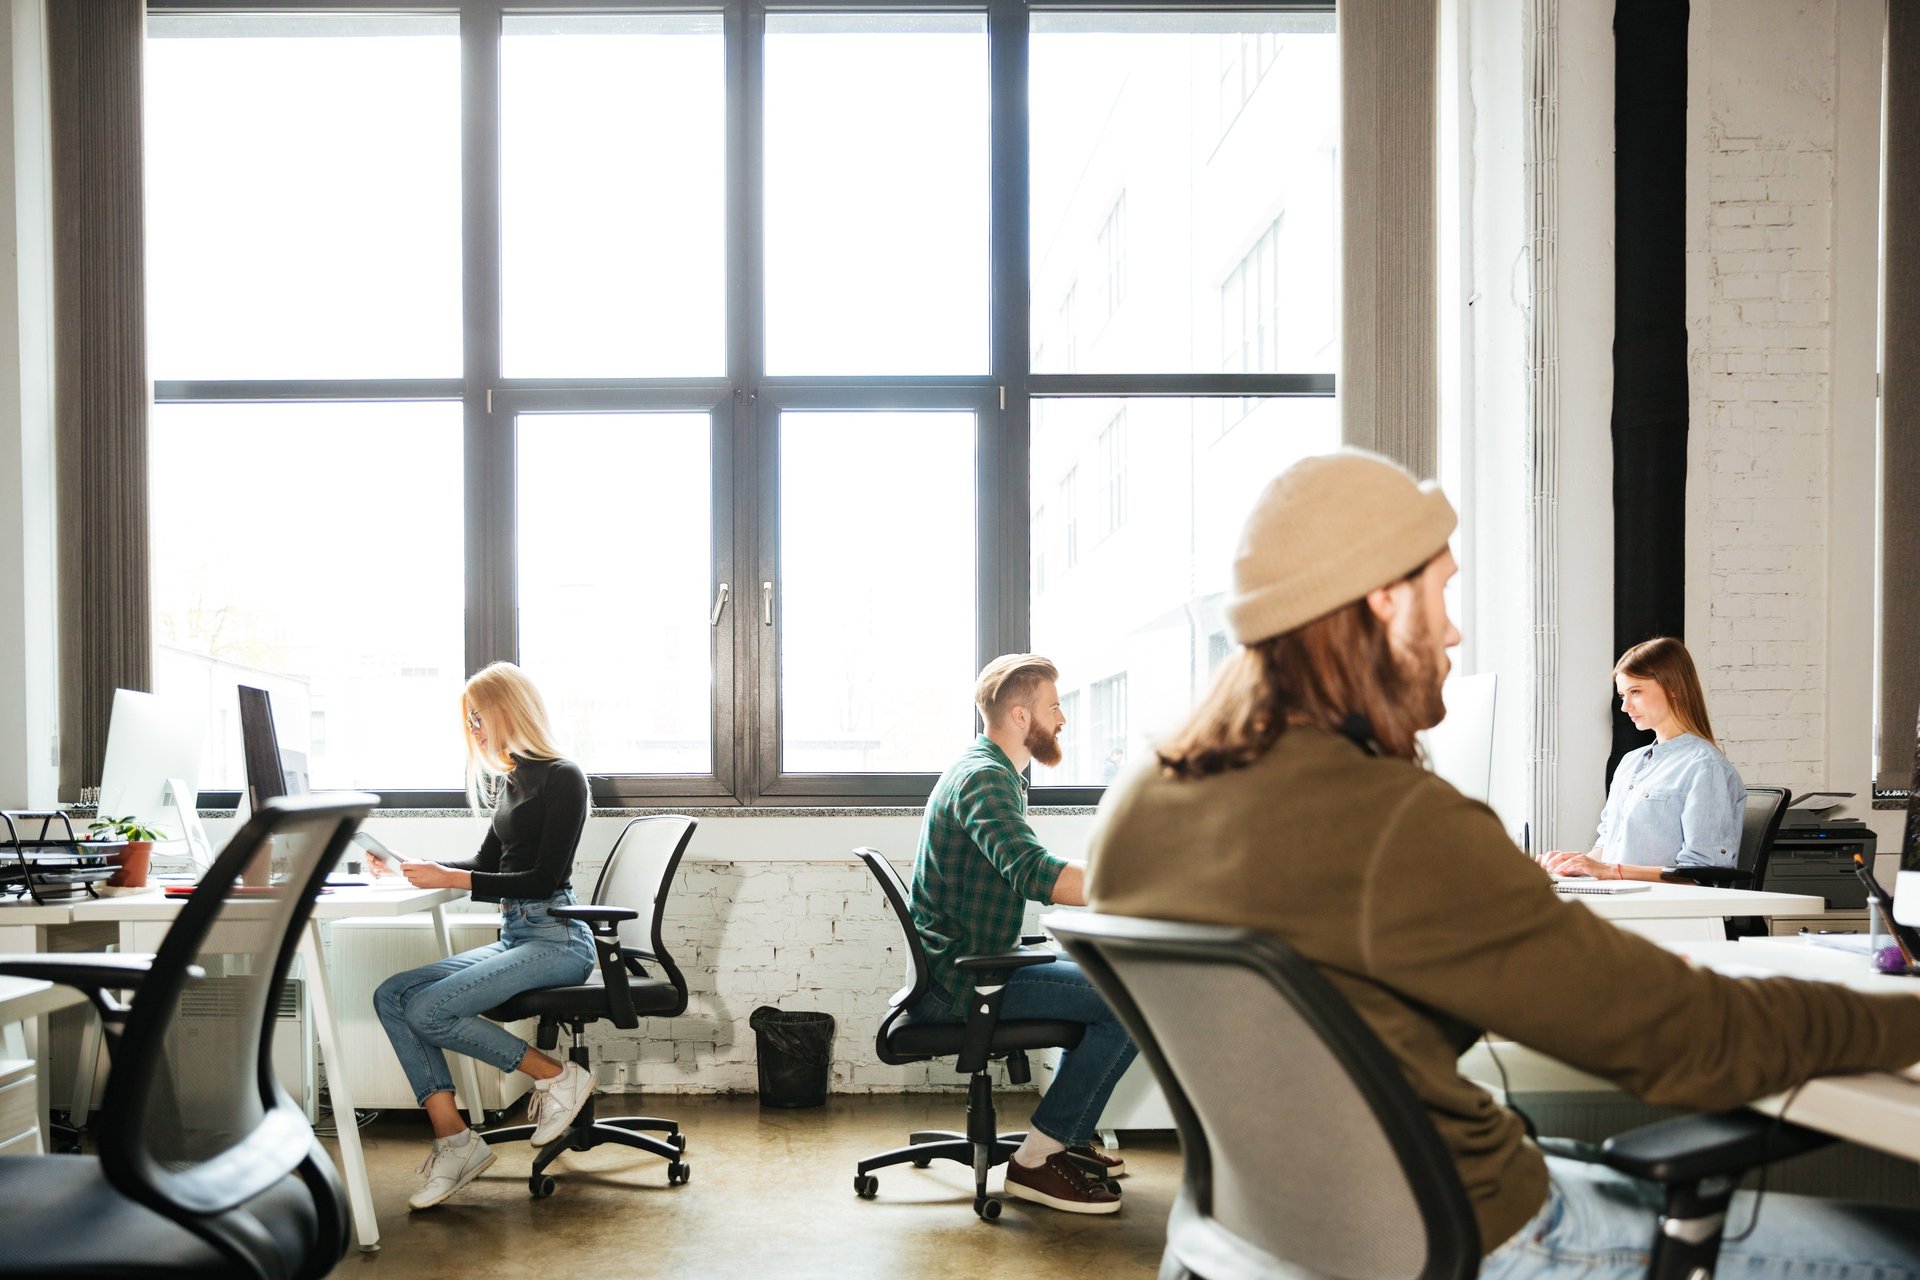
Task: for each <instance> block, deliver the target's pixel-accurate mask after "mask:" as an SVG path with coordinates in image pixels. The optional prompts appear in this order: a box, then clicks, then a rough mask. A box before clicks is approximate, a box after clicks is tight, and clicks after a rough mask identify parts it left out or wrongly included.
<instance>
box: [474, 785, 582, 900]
mask: <svg viewBox="0 0 1920 1280" xmlns="http://www.w3.org/2000/svg"><path fill="white" fill-rule="evenodd" d="M513 766H514V767H513V771H512V772H511V773H509V774H507V783H506V786H505V788H504V789H503V790H502V791H501V793H500V799H499V802H498V803H497V804H496V805H495V806H494V809H493V826H492V828H491V829H490V830H489V831H488V832H487V838H486V839H485V840H483V841H482V842H481V844H480V852H479V853H477V854H475V855H474V856H473V857H471V858H468V859H466V860H465V861H462V862H449V863H446V864H445V865H446V866H449V867H453V868H456V869H458V870H461V871H470V872H472V873H473V898H474V901H476V902H502V901H505V900H507V899H527V898H531V899H538V900H545V899H547V898H551V897H552V896H553V895H554V894H556V893H558V892H559V891H560V890H562V889H571V888H572V887H573V885H572V880H571V877H572V875H573V854H574V850H575V849H577V848H578V847H579V845H580V832H581V831H582V829H584V828H585V826H586V823H587V807H588V800H587V775H586V774H585V773H584V772H583V771H582V770H581V768H580V766H579V765H577V764H575V763H574V762H573V761H571V760H531V759H528V758H527V757H525V756H522V755H518V754H515V755H514V756H513Z"/></svg>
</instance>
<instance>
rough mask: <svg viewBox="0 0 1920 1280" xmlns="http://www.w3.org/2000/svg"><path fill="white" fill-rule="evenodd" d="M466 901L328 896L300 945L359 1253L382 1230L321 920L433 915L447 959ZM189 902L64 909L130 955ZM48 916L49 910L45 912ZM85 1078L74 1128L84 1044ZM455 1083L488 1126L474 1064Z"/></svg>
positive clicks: (454, 893) (419, 894) (369, 892)
mask: <svg viewBox="0 0 1920 1280" xmlns="http://www.w3.org/2000/svg"><path fill="white" fill-rule="evenodd" d="M466 896H467V891H466V890H464V889H415V888H412V887H411V886H408V887H404V888H397V889H378V888H364V889H362V888H338V889H331V890H329V891H327V892H326V893H323V894H322V895H321V896H320V898H319V900H318V901H317V902H315V903H314V908H313V916H312V918H311V920H310V921H309V922H308V924H307V927H306V929H305V930H304V931H303V932H302V934H301V936H300V942H299V951H298V955H299V957H300V963H301V968H302V972H303V976H304V977H305V978H306V980H307V992H308V997H309V1001H310V1004H311V1007H312V1009H313V1022H314V1029H315V1030H316V1031H317V1032H318V1033H319V1037H320V1056H321V1060H322V1061H323V1062H325V1063H326V1064H327V1065H328V1066H329V1067H330V1068H336V1069H333V1070H330V1071H329V1072H328V1075H327V1089H328V1093H329V1096H330V1097H331V1098H332V1101H333V1114H334V1120H335V1124H334V1129H335V1131H336V1132H337V1133H338V1135H339V1142H340V1163H341V1166H342V1168H341V1175H342V1178H343V1179H344V1181H345V1182H346V1184H347V1201H348V1203H349V1204H350V1205H351V1206H352V1208H353V1232H354V1238H355V1240H356V1241H358V1243H359V1245H360V1247H361V1248H362V1249H365V1250H373V1249H377V1248H379V1247H380V1224H379V1222H378V1221H377V1220H376V1218H375V1217H374V1212H373V1191H372V1188H371V1186H370V1185H369V1183H368V1180H367V1161H366V1155H365V1153H364V1152H363V1151H362V1150H361V1148H360V1126H359V1125H358V1124H356V1123H355V1122H354V1112H353V1098H352V1097H351V1096H350V1092H351V1091H350V1086H349V1085H348V1081H347V1074H348V1073H347V1072H346V1070H345V1069H344V1067H343V1066H338V1067H336V1064H343V1063H344V1062H345V1057H344V1049H343V1048H342V1045H341V1041H340V1024H339V1019H338V1016H337V1014H336V1011H335V1010H334V1007H333V998H332V996H331V994H330V993H329V990H328V982H327V966H326V955H325V952H324V951H323V950H322V949H321V945H320V922H321V921H323V920H330V919H340V918H341V917H344V916H403V915H411V914H413V913H414V912H416V911H430V912H432V914H433V927H434V936H435V937H436V938H437V939H438V941H439V944H440V949H441V952H442V954H445V955H451V954H453V950H452V947H453V939H452V934H451V933H450V932H449V930H448V926H447V919H446V911H445V908H446V906H447V904H448V903H450V902H454V901H456V900H458V899H461V898H464V897H466ZM185 901H186V900H185V899H184V898H168V897H166V896H165V895H164V894H162V893H161V891H160V890H159V889H158V888H156V889H155V890H154V891H153V892H151V893H141V894H125V895H120V896H116V897H111V898H97V899H82V900H79V901H76V902H74V903H72V904H71V905H70V906H68V907H66V908H65V910H66V911H67V912H68V920H69V922H70V923H73V924H87V923H112V924H117V925H118V926H119V928H120V949H121V950H122V951H127V952H143V951H157V950H158V949H159V946H160V942H161V940H162V939H163V938H164V937H165V936H166V931H167V929H168V928H169V927H170V926H171V925H172V924H173V921H174V918H175V917H176V916H178V915H179V914H180V908H181V906H182V904H183V903H184V902H185ZM43 910H50V908H43ZM80 1059H81V1076H82V1077H83V1078H84V1080H85V1081H86V1082H87V1084H86V1085H85V1086H83V1085H81V1084H79V1083H77V1082H76V1084H75V1096H74V1117H75V1123H76V1124H78V1123H84V1121H85V1119H86V1109H87V1104H88V1098H87V1096H86V1095H87V1092H88V1091H89V1090H90V1088H91V1081H92V1076H93V1073H92V1070H91V1067H92V1065H93V1053H92V1052H91V1051H90V1050H89V1048H88V1045H87V1044H83V1045H82V1049H81V1054H80ZM451 1063H452V1066H453V1068H454V1070H455V1072H456V1073H457V1075H456V1079H457V1080H458V1082H459V1086H460V1088H461V1090H463V1091H464V1092H465V1094H466V1099H467V1105H468V1109H469V1112H470V1114H471V1115H472V1117H473V1122H474V1124H475V1125H476V1126H479V1125H481V1124H483V1123H484V1115H483V1113H482V1111H481V1106H480V1090H479V1087H478V1078H477V1077H476V1076H475V1075H474V1070H473V1059H471V1058H468V1057H465V1056H463V1055H460V1054H454V1055H451Z"/></svg>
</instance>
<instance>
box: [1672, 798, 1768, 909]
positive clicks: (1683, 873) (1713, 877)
mask: <svg viewBox="0 0 1920 1280" xmlns="http://www.w3.org/2000/svg"><path fill="white" fill-rule="evenodd" d="M1792 799H1793V793H1792V792H1790V791H1788V790H1787V789H1786V788H1785V787H1748V788H1747V801H1746V807H1745V809H1744V810H1742V812H1741V815H1740V849H1739V852H1738V853H1736V854H1735V855H1734V864H1733V865H1732V866H1731V867H1665V868H1663V869H1662V871H1661V879H1663V880H1678V881H1685V882H1691V883H1693V884H1704V885H1712V886H1713V887H1715V888H1719V889H1764V888H1765V887H1766V883H1767V861H1768V859H1770V858H1771V857H1772V856H1773V839H1774V837H1775V836H1776V835H1778V834H1779V833H1780V820H1781V819H1782V818H1784V817H1785V816H1786V813H1787V805H1788V803H1789V802H1790V801H1791V800H1792ZM1749 935H1751V936H1755V937H1765V936H1767V922H1766V920H1765V919H1764V918H1763V917H1760V916H1738V917H1735V918H1733V919H1731V920H1728V921H1727V937H1728V938H1729V939H1732V938H1740V937H1746V936H1749Z"/></svg>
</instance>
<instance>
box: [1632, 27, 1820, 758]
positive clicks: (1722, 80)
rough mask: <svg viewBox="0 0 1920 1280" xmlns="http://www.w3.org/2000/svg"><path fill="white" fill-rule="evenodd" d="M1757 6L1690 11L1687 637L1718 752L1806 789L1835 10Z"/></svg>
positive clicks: (1816, 618)
mask: <svg viewBox="0 0 1920 1280" xmlns="http://www.w3.org/2000/svg"><path fill="white" fill-rule="evenodd" d="M1760 8H1761V9H1762V10H1763V11H1764V13H1763V14H1762V13H1756V12H1755V11H1754V9H1753V7H1751V6H1743V5H1731V4H1726V3H1724V2H1722V3H1718V4H1712V3H1709V4H1704V5H1700V6H1698V7H1696V9H1695V10H1694V24H1695V35H1694V49H1695V58H1694V60H1693V67H1692V72H1693V74H1694V75H1695V76H1696V77H1699V78H1701V82H1702V87H1697V88H1696V91H1695V99H1694V101H1695V104H1696V106H1698V105H1699V104H1700V102H1701V99H1702V96H1704V102H1705V111H1704V113H1701V112H1699V111H1696V113H1695V114H1696V121H1695V124H1694V127H1693V132H1692V137H1691V138H1690V149H1689V155H1688V162H1689V167H1690V169H1691V170H1692V172H1693V173H1694V184H1693V190H1694V193H1695V200H1694V202H1693V207H1692V208H1691V210H1690V212H1691V214H1692V218H1691V223H1692V225H1691V227H1690V232H1689V250H1690V257H1691V259H1692V267H1693V272H1694V279H1693V284H1694V296H1693V307H1692V313H1691V314H1692V316H1693V319H1692V323H1691V329H1692V333H1691V342H1690V358H1691V381H1692V398H1693V423H1692V433H1691V443H1690V459H1689V468H1690V472H1691V476H1690V483H1689V493H1690V506H1689V511H1688V522H1689V528H1688V539H1689V541H1690V542H1691V543H1692V544H1693V548H1694V550H1693V554H1692V555H1691V556H1690V557H1689V577H1690V579H1698V580H1699V583H1703V584H1704V588H1705V601H1704V605H1705V610H1704V622H1705V626H1704V629H1703V628H1702V627H1701V626H1700V625H1699V623H1700V622H1701V620H1702V618H1701V612H1700V610H1699V609H1698V607H1697V606H1696V608H1695V610H1694V611H1692V613H1691V615H1690V621H1691V623H1692V626H1691V640H1692V647H1693V649H1694V653H1695V657H1696V659H1697V660H1698V661H1699V663H1700V667H1701V676H1702V679H1703V680H1704V682H1705V684H1706V686H1707V690H1706V691H1707V699H1708V705H1709V708H1710V709H1711V711H1712V715H1713V725H1714V729H1715V732H1716V734H1717V735H1718V736H1719V738H1720V740H1721V745H1722V746H1723V747H1724V748H1725V749H1726V751H1727V754H1728V756H1729V757H1730V758H1731V759H1732V760H1733V762H1734V763H1735V765H1737V766H1738V767H1739V769H1740V770H1741V773H1742V774H1743V775H1744V776H1745V777H1746V779H1747V781H1748V782H1751V783H1769V784H1781V785H1786V786H1790V787H1792V788H1793V789H1794V790H1795V791H1802V790H1807V789H1811V788H1813V787H1815V786H1817V785H1819V784H1822V783H1824V782H1826V781H1827V779H1826V777H1825V776H1824V775H1825V771H1826V767H1827V762H1826V760H1825V739H1826V725H1825V702H1824V699H1823V698H1822V696H1821V693H1820V691H1821V690H1822V689H1823V688H1824V687H1825V684H1826V671H1827V652H1826V641H1825V634H1826V632H1825V628H1826V600H1827V593H1828V582H1827V560H1826V555H1827V538H1828V524H1829V508H1828V497H1827V495H1828V481H1829V478H1828V458H1829V440H1828V432H1829V419H1830V407H1829V406H1830V389H1829V385H1828V383H1829V362H1830V354H1831V353H1830V349H1829V321H1830V310H1831V302H1832V297H1833V288H1832V261H1833V255H1832V215H1833V195H1834V146H1835V137H1834V117H1833V66H1834V61H1833V34H1834V20H1835V19H1834V12H1833V6H1832V4H1830V3H1813V4H1803V3H1790V2H1787V0H1776V2H1772V3H1767V4H1764V5H1762V6H1760ZM1701 117H1703V118H1701ZM1703 189H1704V205H1703V206H1702V202H1701V200H1700V199H1699V196H1700V194H1701V192H1702V190H1703ZM1628 322H1629V321H1628V318H1627V317H1624V316H1623V317H1620V323H1621V324H1623V325H1624V324H1626V323H1628ZM1698 590H1699V584H1697V583H1690V595H1692V594H1694V592H1696V591H1698ZM1695 599H1696V600H1698V596H1695Z"/></svg>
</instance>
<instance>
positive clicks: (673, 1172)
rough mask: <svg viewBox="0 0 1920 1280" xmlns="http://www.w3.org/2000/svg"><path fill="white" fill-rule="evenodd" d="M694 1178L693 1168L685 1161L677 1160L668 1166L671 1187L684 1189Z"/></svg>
mask: <svg viewBox="0 0 1920 1280" xmlns="http://www.w3.org/2000/svg"><path fill="white" fill-rule="evenodd" d="M692 1176H693V1166H692V1165H690V1164H688V1163H687V1162H686V1161H685V1160H675V1161H674V1162H673V1163H672V1164H670V1165H668V1166H667V1185H668V1186H670V1187H684V1186H686V1185H687V1179H688V1178H691V1177H692Z"/></svg>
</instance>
